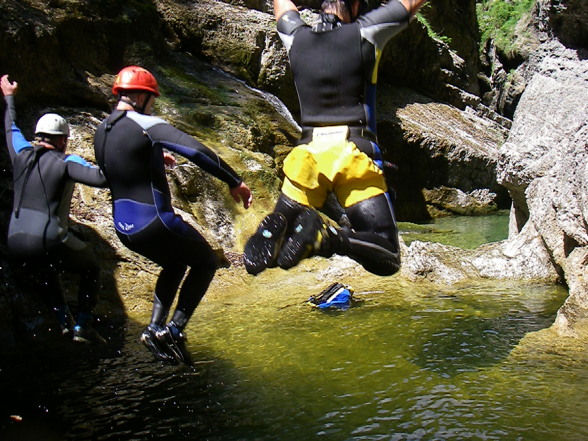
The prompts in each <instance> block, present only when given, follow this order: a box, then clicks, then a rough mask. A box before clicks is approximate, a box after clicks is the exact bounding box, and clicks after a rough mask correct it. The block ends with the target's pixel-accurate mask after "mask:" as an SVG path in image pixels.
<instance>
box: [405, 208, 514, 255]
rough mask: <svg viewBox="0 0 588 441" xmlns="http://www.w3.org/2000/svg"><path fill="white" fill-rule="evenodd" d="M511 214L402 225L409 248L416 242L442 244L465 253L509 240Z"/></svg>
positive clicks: (447, 218) (499, 213) (505, 212)
mask: <svg viewBox="0 0 588 441" xmlns="http://www.w3.org/2000/svg"><path fill="white" fill-rule="evenodd" d="M508 216H509V212H508V210H505V211H500V212H498V213H496V214H492V215H487V216H470V217H464V216H459V217H457V216H453V217H452V216H449V217H442V218H438V219H435V220H433V221H432V222H431V223H429V224H418V225H417V224H410V223H404V222H400V223H399V229H400V233H401V235H402V238H403V239H404V241H405V243H406V244H407V245H410V243H411V242H412V241H413V240H420V241H429V242H439V243H442V244H445V245H453V246H456V247H460V248H465V249H473V248H476V247H478V246H480V245H482V244H485V243H490V242H497V241H499V240H503V239H506V238H507V237H508Z"/></svg>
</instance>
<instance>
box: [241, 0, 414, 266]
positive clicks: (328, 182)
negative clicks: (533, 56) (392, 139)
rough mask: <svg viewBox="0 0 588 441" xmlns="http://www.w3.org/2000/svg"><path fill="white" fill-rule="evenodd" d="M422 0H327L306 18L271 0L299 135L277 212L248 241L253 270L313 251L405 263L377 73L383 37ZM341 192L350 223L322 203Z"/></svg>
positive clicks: (285, 0) (287, 1)
mask: <svg viewBox="0 0 588 441" xmlns="http://www.w3.org/2000/svg"><path fill="white" fill-rule="evenodd" d="M424 3H425V0H390V1H389V2H387V3H386V4H384V5H382V6H380V7H378V8H376V9H374V10H372V11H369V12H364V10H365V9H366V8H365V7H366V2H365V1H364V0H325V1H323V3H322V11H321V13H320V21H319V22H318V23H316V24H314V25H309V24H307V23H305V22H304V20H303V19H302V18H301V16H300V14H299V12H298V10H297V7H296V5H295V4H294V3H293V2H292V1H291V0H274V15H275V18H276V21H277V30H278V33H279V36H280V38H281V40H282V42H283V43H284V46H285V47H286V50H287V52H288V58H289V62H290V66H291V68H292V73H293V77H294V83H295V85H296V92H297V94H298V99H299V102H300V121H301V125H302V136H301V139H300V140H299V142H298V145H297V146H296V147H295V148H294V149H292V151H291V152H290V153H289V154H288V156H287V157H286V158H285V160H284V166H283V170H284V174H285V179H284V183H283V186H282V191H281V194H280V197H279V198H278V201H277V203H276V206H275V208H274V210H273V212H272V213H270V214H269V215H268V216H266V217H265V218H264V219H263V220H262V222H261V223H260V225H259V226H258V228H257V230H256V231H255V233H254V234H253V235H252V236H251V237H250V238H249V239H248V241H247V243H246V244H245V252H244V258H243V260H244V263H245V267H246V269H247V271H248V272H249V273H251V274H258V273H260V272H262V271H264V270H265V269H266V268H269V267H274V266H279V267H280V268H283V269H288V268H292V267H293V266H295V265H297V264H298V263H299V262H300V261H301V260H302V259H304V258H306V257H310V256H312V255H320V256H325V257H329V256H331V255H333V254H341V255H346V256H349V257H351V258H352V259H354V260H356V261H357V262H358V263H360V264H361V265H362V266H363V267H364V268H365V269H366V270H368V271H370V272H372V273H374V274H378V275H382V276H386V275H392V274H394V273H395V272H397V271H398V270H399V269H400V249H399V243H398V228H397V225H396V219H395V215H394V210H393V206H392V202H391V197H390V194H389V190H388V186H387V184H386V180H385V178H384V172H383V168H384V164H385V163H384V161H383V158H382V153H381V151H380V148H379V146H378V140H377V136H376V117H375V102H376V82H377V81H376V80H377V69H378V63H379V61H380V57H381V54H382V51H383V49H384V47H385V45H386V44H387V43H388V42H389V41H390V40H391V39H392V38H393V37H394V36H395V35H397V34H398V33H399V32H400V31H402V30H403V29H404V28H406V26H407V25H408V22H409V20H410V19H411V18H412V17H413V16H414V14H416V12H417V11H418V10H419V8H420V7H421V6H422V5H423V4H424ZM331 195H335V196H336V198H337V201H338V202H339V205H340V207H342V208H341V210H340V211H342V212H343V214H344V215H345V216H340V218H341V219H344V220H345V221H346V224H344V225H339V226H334V225H328V224H327V222H325V221H324V220H323V218H322V217H321V216H320V215H319V213H318V211H317V209H324V208H325V207H328V206H329V205H328V198H329V197H330V196H331Z"/></svg>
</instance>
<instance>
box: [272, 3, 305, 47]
mask: <svg viewBox="0 0 588 441" xmlns="http://www.w3.org/2000/svg"><path fill="white" fill-rule="evenodd" d="M303 26H307V24H306V23H305V22H304V20H302V18H301V17H300V14H299V13H298V11H288V12H285V13H284V14H282V16H281V17H280V18H279V19H278V23H277V28H278V35H279V36H280V39H281V40H282V43H284V46H286V50H287V51H288V52H290V47H291V46H292V40H293V39H294V33H295V32H296V31H297V30H298V29H300V28H301V27H303Z"/></svg>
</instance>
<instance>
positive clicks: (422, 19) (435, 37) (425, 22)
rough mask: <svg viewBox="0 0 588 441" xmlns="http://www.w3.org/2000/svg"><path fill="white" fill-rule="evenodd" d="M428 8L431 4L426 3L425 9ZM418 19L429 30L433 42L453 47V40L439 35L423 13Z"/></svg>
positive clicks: (419, 14) (418, 15)
mask: <svg viewBox="0 0 588 441" xmlns="http://www.w3.org/2000/svg"><path fill="white" fill-rule="evenodd" d="M428 6H430V3H426V4H425V6H424V8H426V7H428ZM416 18H417V20H418V21H419V22H420V23H422V25H423V26H424V27H425V28H426V29H427V33H428V35H429V37H430V38H432V39H433V40H437V41H441V42H443V43H445V44H447V45H451V38H450V37H448V36H446V35H440V34H439V33H437V32H436V31H435V30H434V29H433V27H432V26H431V23H429V20H427V18H426V17H425V16H424V15H423V14H422V13H420V12H419V13H418V14H417V16H416Z"/></svg>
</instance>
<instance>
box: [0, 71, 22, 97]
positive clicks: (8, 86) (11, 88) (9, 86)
mask: <svg viewBox="0 0 588 441" xmlns="http://www.w3.org/2000/svg"><path fill="white" fill-rule="evenodd" d="M0 87H1V88H2V93H3V94H4V95H5V96H9V95H14V94H15V93H16V89H18V83H17V82H16V81H14V82H10V80H9V79H8V75H2V79H0Z"/></svg>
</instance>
